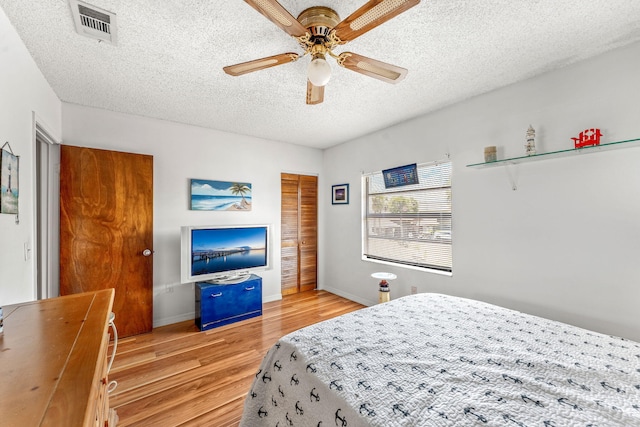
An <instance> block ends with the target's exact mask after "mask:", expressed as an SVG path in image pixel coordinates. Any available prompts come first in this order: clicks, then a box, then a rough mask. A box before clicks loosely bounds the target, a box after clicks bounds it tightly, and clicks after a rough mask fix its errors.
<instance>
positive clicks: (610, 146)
mask: <svg viewBox="0 0 640 427" xmlns="http://www.w3.org/2000/svg"><path fill="white" fill-rule="evenodd" d="M637 146H640V138H636V139H627V140H625V141H617V142H608V143H606V144H600V145H593V146H590V147H583V148H570V149H568V150H560V151H550V152H548V153H540V154H534V155H532V156H521V157H512V158H510V159H502V160H496V161H495V162H484V163H474V164H471V165H467V167H468V168H476V169H484V168H492V167H496V166H505V165H517V164H519V163H526V162H533V161H537V160H547V159H556V158H559V157H569V156H575V155H579V154H588V153H595V152H598V151H608V150H617V149H619V148H628V147H637ZM514 189H515V188H514Z"/></svg>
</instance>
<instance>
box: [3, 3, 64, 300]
mask: <svg viewBox="0 0 640 427" xmlns="http://www.w3.org/2000/svg"><path fill="white" fill-rule="evenodd" d="M0 64H2V65H1V66H0V146H2V145H4V143H5V142H7V141H8V142H9V144H10V145H11V149H12V150H13V153H14V154H15V155H17V156H20V172H19V202H18V203H19V205H18V210H19V214H20V215H19V219H20V221H19V224H16V216H15V215H9V214H2V215H0V305H5V304H14V303H18V302H23V301H31V300H33V299H35V295H36V293H35V289H36V288H35V278H34V274H33V271H34V257H33V254H34V252H35V243H34V235H35V234H34V233H35V225H34V194H35V191H34V161H35V160H34V147H35V123H34V116H35V118H36V120H37V121H38V122H39V123H40V124H41V125H42V126H43V127H44V128H45V129H46V130H47V131H48V133H50V134H51V136H52V137H53V138H56V139H58V140H59V139H60V137H59V136H60V133H61V132H60V127H61V103H60V100H59V99H58V97H57V96H56V95H55V93H54V92H53V90H52V89H51V87H50V86H49V84H48V83H47V81H46V80H45V79H44V77H43V76H42V73H40V69H39V68H38V67H37V66H36V64H35V62H34V61H33V59H32V58H31V56H30V55H29V52H28V51H27V49H26V47H25V46H24V44H23V43H22V40H20V37H19V36H18V34H17V33H16V31H15V29H14V28H13V26H12V25H11V23H10V22H9V20H8V18H7V16H6V15H5V13H4V11H3V10H2V9H0ZM25 244H27V245H28V246H29V247H30V248H31V254H32V255H31V256H30V258H29V259H25V258H26V257H25V253H24V245H25Z"/></svg>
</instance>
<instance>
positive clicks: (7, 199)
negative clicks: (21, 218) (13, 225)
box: [0, 142, 20, 215]
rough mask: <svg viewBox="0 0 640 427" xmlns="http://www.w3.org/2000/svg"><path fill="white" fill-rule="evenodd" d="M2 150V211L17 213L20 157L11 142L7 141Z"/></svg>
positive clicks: (0, 174) (0, 183)
mask: <svg viewBox="0 0 640 427" xmlns="http://www.w3.org/2000/svg"><path fill="white" fill-rule="evenodd" d="M0 151H1V152H2V157H1V158H0V171H1V173H0V191H2V193H1V194H0V213H4V214H16V215H17V214H18V193H19V191H18V176H19V173H18V172H19V167H20V158H19V157H18V156H16V155H15V154H13V150H11V145H9V142H5V144H4V145H3V146H2V149H1V150H0Z"/></svg>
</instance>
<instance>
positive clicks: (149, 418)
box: [109, 291, 363, 427]
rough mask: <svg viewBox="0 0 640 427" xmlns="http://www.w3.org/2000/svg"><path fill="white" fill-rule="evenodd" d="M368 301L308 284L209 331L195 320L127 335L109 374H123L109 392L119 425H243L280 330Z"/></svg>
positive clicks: (219, 426) (353, 307)
mask: <svg viewBox="0 0 640 427" xmlns="http://www.w3.org/2000/svg"><path fill="white" fill-rule="evenodd" d="M362 307H363V306H362V305H360V304H358V303H355V302H353V301H349V300H347V299H344V298H341V297H338V296H336V295H334V294H331V293H329V292H325V291H308V292H303V293H300V294H295V295H290V296H286V297H284V298H283V299H282V300H280V301H274V302H269V303H265V304H264V305H263V315H262V316H260V317H255V318H252V319H249V320H245V321H242V322H237V323H234V324H231V325H227V326H222V327H219V328H214V329H211V330H208V331H204V332H200V331H199V330H198V328H197V327H196V326H195V324H194V322H193V320H190V321H185V322H180V323H176V324H173V325H168V326H163V327H160V328H156V329H154V330H153V331H152V332H151V333H149V334H144V335H137V336H135V337H129V338H124V339H121V340H120V342H119V344H118V348H117V352H116V357H115V361H114V363H113V367H112V369H111V373H110V375H109V380H111V381H114V380H115V381H117V382H118V386H117V388H116V389H115V390H114V391H113V392H112V393H111V394H110V406H111V407H112V408H115V409H116V410H117V412H118V416H119V417H120V421H119V422H118V426H123V427H124V426H154V427H165V426H167V427H172V426H211V427H226V426H237V425H238V424H239V422H240V417H241V415H242V407H243V404H244V398H245V396H246V394H247V392H248V391H249V388H250V386H251V383H252V381H253V378H254V375H255V373H256V371H257V369H258V366H259V365H260V362H261V361H262V358H263V357H264V355H265V353H266V352H267V350H268V349H269V348H270V347H271V346H272V345H273V344H274V343H275V342H276V341H277V340H278V339H279V338H280V337H282V336H283V335H286V334H288V333H289V332H292V331H295V330H297V329H300V328H301V327H304V326H307V325H311V324H313V323H317V322H320V321H322V320H326V319H330V318H332V317H335V316H339V315H341V314H344V313H348V312H350V311H354V310H357V309H360V308H362Z"/></svg>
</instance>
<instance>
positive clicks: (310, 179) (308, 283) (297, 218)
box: [281, 173, 318, 295]
mask: <svg viewBox="0 0 640 427" xmlns="http://www.w3.org/2000/svg"><path fill="white" fill-rule="evenodd" d="M281 198H282V202H281V203H282V204H281V212H282V219H281V222H282V224H281V241H282V242H281V265H282V267H281V268H282V271H281V274H282V294H283V295H289V294H293V293H297V292H303V291H307V290H311V289H315V288H316V287H317V276H318V274H317V263H318V177H316V176H308V175H296V174H287V173H283V174H282V175H281Z"/></svg>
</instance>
